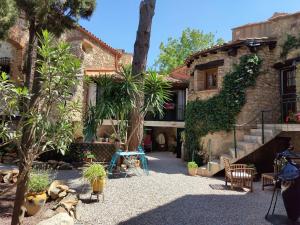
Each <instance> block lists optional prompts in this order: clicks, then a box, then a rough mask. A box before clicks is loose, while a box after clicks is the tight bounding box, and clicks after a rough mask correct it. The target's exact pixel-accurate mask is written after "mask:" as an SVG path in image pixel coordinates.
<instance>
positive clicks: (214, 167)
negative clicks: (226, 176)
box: [207, 159, 221, 174]
mask: <svg viewBox="0 0 300 225" xmlns="http://www.w3.org/2000/svg"><path fill="white" fill-rule="evenodd" d="M207 168H208V171H209V173H210V174H216V173H217V172H219V171H220V170H221V167H220V160H217V159H215V160H212V161H210V162H208V164H207Z"/></svg>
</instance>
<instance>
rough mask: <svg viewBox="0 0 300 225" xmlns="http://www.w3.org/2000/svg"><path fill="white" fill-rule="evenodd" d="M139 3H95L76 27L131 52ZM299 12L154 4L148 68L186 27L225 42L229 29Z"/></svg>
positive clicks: (166, 1)
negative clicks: (89, 14) (90, 13)
mask: <svg viewBox="0 0 300 225" xmlns="http://www.w3.org/2000/svg"><path fill="white" fill-rule="evenodd" d="M139 3H140V0H97V9H96V11H95V12H94V14H93V16H92V18H91V19H90V20H89V21H84V20H81V21H80V24H81V25H82V26H84V27H85V28H87V29H88V30H89V31H91V32H92V33H94V34H95V35H96V36H97V37H99V38H100V39H102V40H103V41H105V42H106V43H108V44H109V45H111V46H112V47H114V48H122V49H125V50H126V51H127V52H133V46H134V42H135V37H136V30H137V26H138V20H139ZM297 11H300V1H299V0H251V1H246V0H208V1H205V0H156V10H155V16H154V18H153V24H152V33H151V43H150V50H149V54H148V66H151V65H153V63H154V61H155V59H156V58H157V56H158V54H159V44H160V43H161V42H165V41H166V40H167V39H168V37H179V36H180V34H181V32H182V30H184V29H185V28H187V27H190V28H196V29H200V30H203V31H204V32H213V33H215V34H216V37H218V38H219V37H222V38H223V39H225V40H226V41H229V40H230V39H231V28H233V27H236V26H239V25H243V24H246V23H251V22H259V21H263V20H266V19H267V18H269V17H271V16H272V14H273V13H274V12H297Z"/></svg>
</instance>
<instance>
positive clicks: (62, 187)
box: [56, 184, 69, 191]
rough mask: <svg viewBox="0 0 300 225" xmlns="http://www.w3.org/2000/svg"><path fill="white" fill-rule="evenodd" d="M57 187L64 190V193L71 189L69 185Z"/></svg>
mask: <svg viewBox="0 0 300 225" xmlns="http://www.w3.org/2000/svg"><path fill="white" fill-rule="evenodd" d="M56 187H57V188H59V189H61V190H63V191H68V190H69V187H68V186H67V185H64V184H59V185H57V186H56Z"/></svg>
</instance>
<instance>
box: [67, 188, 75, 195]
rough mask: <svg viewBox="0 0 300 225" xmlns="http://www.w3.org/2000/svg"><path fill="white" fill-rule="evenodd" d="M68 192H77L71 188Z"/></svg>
mask: <svg viewBox="0 0 300 225" xmlns="http://www.w3.org/2000/svg"><path fill="white" fill-rule="evenodd" d="M67 192H68V193H72V194H75V193H76V191H75V190H74V189H69V190H67Z"/></svg>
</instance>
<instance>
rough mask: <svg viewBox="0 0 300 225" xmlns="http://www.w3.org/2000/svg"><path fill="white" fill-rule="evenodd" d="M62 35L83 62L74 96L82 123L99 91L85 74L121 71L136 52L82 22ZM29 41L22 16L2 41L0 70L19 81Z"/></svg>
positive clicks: (112, 73)
mask: <svg viewBox="0 0 300 225" xmlns="http://www.w3.org/2000/svg"><path fill="white" fill-rule="evenodd" d="M60 39H61V40H64V41H66V42H68V43H69V44H70V45H71V49H72V51H73V53H74V54H75V55H76V56H77V57H78V58H80V59H81V62H82V67H81V73H80V74H78V79H79V80H80V82H79V84H78V86H77V87H76V92H75V94H74V97H73V98H74V100H75V99H76V100H78V101H79V102H80V103H81V105H82V110H81V112H80V113H78V114H77V115H76V117H75V118H74V123H77V124H80V125H82V121H83V118H84V114H85V112H86V109H87V106H88V104H89V101H90V100H91V99H93V96H95V95H96V89H95V87H94V86H93V85H89V86H87V85H86V84H84V82H83V76H84V75H86V76H101V75H104V74H108V75H114V74H117V73H118V72H119V71H120V68H121V66H122V65H127V64H131V62H132V54H130V53H126V52H125V51H124V50H119V49H115V48H113V47H111V46H109V45H108V44H106V43H105V42H103V41H102V40H100V39H99V38H97V37H96V36H95V35H93V34H92V33H90V32H89V31H87V30H86V29H84V28H83V27H81V26H77V27H76V28H75V29H72V30H68V31H66V32H65V33H64V34H62V35H61V37H60ZM27 45H28V29H27V23H26V21H25V20H23V19H19V20H18V21H17V23H16V24H15V25H14V26H13V27H12V28H11V29H10V30H9V34H8V38H7V39H6V40H4V41H0V70H1V71H5V72H7V73H9V75H10V76H11V78H12V79H13V80H15V81H17V82H22V80H23V74H24V73H23V71H24V62H25V57H26V55H25V54H26V50H27ZM76 137H82V126H79V129H78V130H77V131H76V133H75V138H76Z"/></svg>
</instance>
